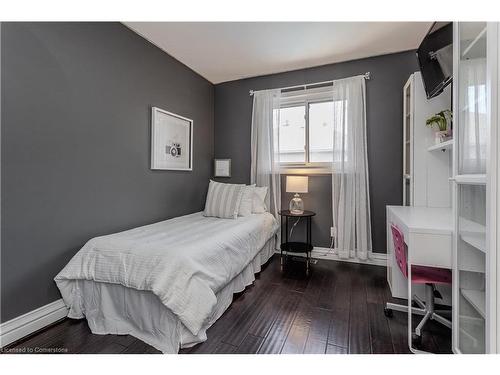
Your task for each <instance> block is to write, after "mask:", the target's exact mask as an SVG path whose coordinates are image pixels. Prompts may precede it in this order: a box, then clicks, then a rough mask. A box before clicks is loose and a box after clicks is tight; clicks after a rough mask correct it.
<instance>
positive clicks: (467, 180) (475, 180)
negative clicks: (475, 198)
mask: <svg viewBox="0 0 500 375" xmlns="http://www.w3.org/2000/svg"><path fill="white" fill-rule="evenodd" d="M453 180H455V181H456V182H457V184H468V185H486V175H485V174H461V175H457V176H455V178H454V179H453Z"/></svg>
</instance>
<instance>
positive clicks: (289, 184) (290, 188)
mask: <svg viewBox="0 0 500 375" xmlns="http://www.w3.org/2000/svg"><path fill="white" fill-rule="evenodd" d="M308 184H309V177H308V176H286V192H287V193H295V195H294V196H293V198H292V200H291V201H290V206H289V207H290V212H291V213H292V214H294V215H302V214H303V213H304V202H303V201H302V199H301V198H300V195H299V193H307V187H308Z"/></svg>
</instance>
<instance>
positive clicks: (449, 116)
mask: <svg viewBox="0 0 500 375" xmlns="http://www.w3.org/2000/svg"><path fill="white" fill-rule="evenodd" d="M452 122H453V113H452V112H451V111H450V110H449V109H445V110H443V111H441V112H438V113H436V114H435V115H434V116H432V117H430V118H428V119H427V121H426V122H425V124H426V125H427V126H428V127H430V128H432V127H435V128H436V129H437V131H436V133H435V138H434V140H435V143H436V144H439V143H442V142H445V141H446V140H448V139H450V138H451V137H452V136H453V134H452V126H451V125H452Z"/></svg>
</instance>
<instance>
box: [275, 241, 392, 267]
mask: <svg viewBox="0 0 500 375" xmlns="http://www.w3.org/2000/svg"><path fill="white" fill-rule="evenodd" d="M276 254H280V250H276ZM289 255H292V253H289ZM293 256H302V257H304V256H305V254H301V253H297V254H293ZM311 258H313V259H324V260H335V261H338V262H348V263H359V264H369V265H372V266H382V267H386V266H387V254H384V253H374V252H371V253H369V258H368V259H366V260H363V259H358V258H348V259H345V258H340V257H339V256H338V255H337V254H335V252H334V250H333V249H330V248H328V247H317V246H315V247H314V248H313V251H312V252H311Z"/></svg>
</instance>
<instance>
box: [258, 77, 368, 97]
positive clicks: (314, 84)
mask: <svg viewBox="0 0 500 375" xmlns="http://www.w3.org/2000/svg"><path fill="white" fill-rule="evenodd" d="M363 77H364V78H365V79H366V80H369V79H370V78H371V73H370V72H366V73H365V74H363ZM339 79H342V78H339ZM335 81H338V80H337V79H333V80H331V81H324V82H316V83H307V84H305V85H296V86H288V87H282V88H281V89H280V90H281V91H283V90H291V89H298V88H303V89H304V90H305V89H307V87H308V86H318V85H326V84H327V83H333V82H335ZM255 91H258V90H250V91H249V92H250V96H252V95H253V93H254V92H255Z"/></svg>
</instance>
